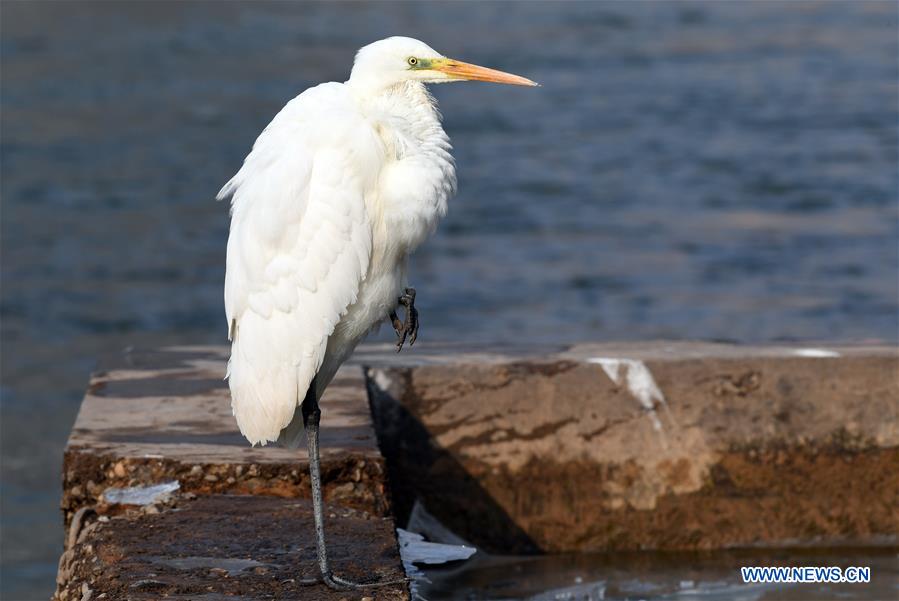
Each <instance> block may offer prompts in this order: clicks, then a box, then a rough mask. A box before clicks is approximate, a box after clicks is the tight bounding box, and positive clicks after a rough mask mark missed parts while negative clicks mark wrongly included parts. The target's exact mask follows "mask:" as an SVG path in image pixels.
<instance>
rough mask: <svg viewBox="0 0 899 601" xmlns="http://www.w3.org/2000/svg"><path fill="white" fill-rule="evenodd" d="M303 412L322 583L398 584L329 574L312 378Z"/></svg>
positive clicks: (335, 585)
mask: <svg viewBox="0 0 899 601" xmlns="http://www.w3.org/2000/svg"><path fill="white" fill-rule="evenodd" d="M301 411H302V413H303V426H304V427H305V429H306V448H307V449H308V450H309V476H310V479H311V481H312V514H313V516H314V517H315V547H316V551H317V552H318V567H319V570H321V573H322V580H324V582H325V584H327V585H328V586H329V587H331V588H333V589H338V590H339V589H345V588H365V587H372V586H383V585H385V584H399V583H403V582H405V580H392V581H389V582H375V583H371V584H368V583H366V584H362V583H358V582H351V581H349V580H344V579H343V578H340V577H338V576H335V575H334V574H332V573H331V567H330V565H329V564H328V549H327V547H326V546H325V524H324V517H323V513H324V512H323V507H322V476H321V464H320V457H319V450H318V424H319V421H321V410H320V409H319V407H318V399H316V398H315V378H313V379H312V382H310V383H309V390H307V391H306V398H304V399H303V405H302V406H301Z"/></svg>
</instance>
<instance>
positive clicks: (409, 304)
mask: <svg viewBox="0 0 899 601" xmlns="http://www.w3.org/2000/svg"><path fill="white" fill-rule="evenodd" d="M396 302H397V303H398V304H400V305H402V306H404V307H405V308H406V319H405V321H400V320H399V318H398V317H397V316H396V311H391V312H390V321H391V322H393V329H394V330H395V331H396V337H397V341H396V352H400V351H401V350H403V344H405V342H406V338H407V337H408V339H409V346H412V345H414V344H415V341H416V340H417V339H418V309H416V308H415V288H406V289H405V290H404V291H403V295H402V296H401V297H399V298H398V299H396Z"/></svg>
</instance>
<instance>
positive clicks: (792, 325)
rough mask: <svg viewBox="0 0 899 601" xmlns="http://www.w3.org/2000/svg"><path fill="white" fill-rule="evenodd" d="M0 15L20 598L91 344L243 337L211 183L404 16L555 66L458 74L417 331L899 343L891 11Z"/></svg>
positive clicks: (405, 22) (13, 575) (439, 7)
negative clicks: (269, 126) (454, 179)
mask: <svg viewBox="0 0 899 601" xmlns="http://www.w3.org/2000/svg"><path fill="white" fill-rule="evenodd" d="M0 10H2V19H0V34H2V35H0V61H2V65H0V66H2V88H0V109H2V110H0V129H2V145H0V161H2V163H0V197H2V216H0V217H2V218H0V241H2V260H0V263H2V271H0V275H2V304H0V309H2V315H0V316H2V323H0V326H2V412H3V413H2V424H0V427H2V442H0V445H2V474H0V485H2V529H3V536H2V542H0V555H2V561H3V566H2V581H0V596H2V597H3V598H4V599H7V598H9V599H32V598H47V597H48V596H49V594H50V592H51V590H52V588H53V579H54V576H55V571H56V560H57V558H58V554H59V552H60V549H61V526H60V516H59V513H58V510H57V505H58V496H59V465H60V453H61V450H62V448H63V445H64V442H65V438H66V435H67V433H68V429H69V428H70V426H71V422H72V420H73V418H74V414H75V412H76V410H77V406H78V401H79V399H80V396H81V393H82V390H83V388H84V384H85V381H86V378H87V374H88V372H89V371H90V369H91V368H92V367H93V365H94V360H95V357H96V356H98V355H100V354H104V353H108V352H110V351H115V350H116V349H121V348H123V347H125V346H128V345H140V346H152V345H158V344H177V343H221V342H223V341H224V338H225V333H226V330H225V323H224V316H223V310H222V306H221V284H222V277H223V259H224V256H223V255H224V244H225V239H226V235H227V208H226V207H225V206H223V205H221V204H217V203H215V202H214V201H213V200H212V199H213V196H214V195H215V192H216V191H217V190H218V188H219V186H220V185H221V184H222V183H223V182H224V181H225V180H227V179H228V177H229V176H230V175H231V174H232V173H233V172H234V171H235V170H236V169H237V168H238V167H239V164H240V161H241V160H242V158H243V156H244V155H245V154H246V152H247V150H248V148H249V146H250V144H251V143H252V141H253V139H254V138H255V136H256V135H257V134H258V132H259V131H260V130H261V129H262V128H263V127H264V126H265V124H266V123H267V122H268V120H269V119H270V118H271V117H272V115H273V114H274V113H275V112H276V111H277V110H278V109H279V108H280V107H281V106H282V105H283V104H284V102H285V101H286V100H287V99H289V98H291V97H292V96H294V95H295V94H296V93H297V92H299V91H300V90H302V89H304V88H305V87H307V86H309V85H311V84H313V83H316V82H319V81H322V80H333V79H337V80H343V79H345V78H346V76H347V73H348V70H349V67H350V63H351V60H352V56H353V53H354V51H355V49H356V48H357V47H359V46H361V45H363V44H365V43H367V42H369V41H372V40H374V39H377V38H380V37H384V36H386V35H390V34H405V35H412V36H415V37H419V38H421V39H424V40H425V41H427V42H428V43H430V44H431V45H432V46H434V47H435V48H437V49H439V50H441V51H442V52H445V53H446V54H448V55H451V56H457V57H459V58H462V59H463V60H469V61H471V62H477V63H481V64H486V65H490V66H495V67H499V68H502V69H505V70H509V71H513V72H517V73H521V74H523V75H526V76H528V77H531V78H533V79H536V80H538V81H540V82H541V83H542V84H543V87H542V88H539V89H533V90H532V89H520V88H504V87H491V86H489V85H485V84H458V85H452V86H441V87H438V88H437V89H436V94H437V96H438V98H439V99H440V102H441V107H442V109H443V112H444V114H445V116H446V119H445V125H446V129H447V131H448V132H449V133H450V135H451V136H452V138H453V142H454V144H455V146H456V151H455V155H456V158H457V160H458V170H459V176H460V186H459V195H458V197H457V198H456V199H455V201H454V202H453V203H452V205H451V209H450V214H449V215H448V216H447V218H446V220H445V221H444V223H443V224H442V225H441V227H440V230H439V232H438V234H437V235H436V236H435V238H434V239H433V240H432V241H431V242H430V243H429V244H428V245H426V247H425V248H423V249H422V251H421V252H419V254H418V255H417V256H416V258H415V260H414V263H413V268H412V281H413V284H414V285H415V286H416V288H417V289H418V291H419V295H418V299H417V304H418V306H419V309H420V311H421V318H422V331H421V336H422V338H423V339H427V340H432V341H440V340H457V341H470V342H477V341H500V342H502V341H525V342H526V341H532V340H541V341H549V340H575V339H597V340H608V339H646V338H714V339H729V340H739V341H767V340H782V339H839V340H862V339H879V340H888V341H896V336H897V329H899V319H897V312H899V310H897V289H899V281H897V277H899V276H897V273H899V260H897V235H899V228H897V188H899V171H897V169H896V167H897V147H899V145H897V127H896V125H897V116H899V115H897V104H899V98H897V84H896V82H897V79H899V63H897V53H899V48H897V39H896V31H897V24H899V23H897V21H899V19H897V8H896V4H895V3H893V2H878V3H875V2H822V3H813V4H807V3H792V2H791V3H786V4H783V3H776V2H753V3H749V2H740V3H724V2H720V3H717V2H716V3H673V2H672V3H649V2H641V3H599V2H591V3H552V4H550V3H538V2H533V3H526V4H507V3H503V4H481V3H478V4H474V3H465V4H457V3H447V4H436V3H429V4H405V3H391V4H364V5H362V4H350V3H340V4H325V3H321V4H318V3H315V4H312V3H309V4H290V3H274V4H264V3H252V4H249V3H237V2H229V3H180V2H179V3H174V2H156V3H96V4H87V3H80V2H78V3H55V2H41V3H38V2H11V1H5V2H3V3H2V6H0ZM387 336H388V334H387V333H382V337H387Z"/></svg>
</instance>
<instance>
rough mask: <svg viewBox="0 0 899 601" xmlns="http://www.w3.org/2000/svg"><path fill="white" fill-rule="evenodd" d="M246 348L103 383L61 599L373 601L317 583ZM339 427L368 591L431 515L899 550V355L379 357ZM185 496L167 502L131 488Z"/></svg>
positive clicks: (330, 476)
mask: <svg viewBox="0 0 899 601" xmlns="http://www.w3.org/2000/svg"><path fill="white" fill-rule="evenodd" d="M225 353H226V351H225V350H224V349H219V348H205V347H204V348H178V349H168V350H165V351H159V352H129V353H127V354H126V355H125V357H124V360H122V361H119V363H118V365H116V366H115V367H113V368H110V369H107V370H105V371H104V372H102V373H98V374H96V375H95V376H94V377H93V378H92V380H91V384H90V388H89V390H88V393H87V395H86V397H85V399H84V402H83V404H82V408H81V412H80V413H79V416H78V418H77V421H76V424H75V427H74V429H73V431H72V435H71V438H70V440H69V446H68V448H67V450H66V455H65V465H64V470H65V472H64V475H63V501H62V508H63V510H64V515H65V519H66V524H67V525H68V532H69V536H68V544H67V550H66V553H65V554H64V555H63V557H62V559H61V561H60V575H59V587H58V591H57V597H56V598H57V599H60V600H66V601H68V600H71V599H83V598H85V595H88V597H87V598H99V597H100V595H102V594H103V593H106V597H105V598H110V599H119V598H128V599H155V598H160V597H163V596H166V597H174V598H179V597H180V598H204V599H210V600H211V599H218V598H235V597H234V596H235V595H237V597H236V598H240V597H243V598H252V599H263V598H297V599H332V598H333V599H341V598H347V599H350V598H355V597H356V596H353V595H347V594H343V595H339V594H338V595H337V596H334V595H333V594H332V592H331V591H328V590H327V589H324V588H323V587H320V586H318V587H316V586H303V585H302V583H301V582H300V581H301V580H302V579H303V578H309V577H312V576H313V575H314V573H315V560H314V545H313V543H312V540H313V539H312V532H313V527H312V521H311V516H310V511H311V509H310V507H309V503H308V501H306V500H298V499H306V498H308V495H309V490H308V476H307V468H308V466H307V462H306V457H305V453H304V452H302V451H287V450H284V449H277V448H264V449H261V448H256V449H254V448H251V447H249V446H248V445H247V444H246V442H245V441H244V440H243V438H242V437H241V436H240V435H239V433H238V432H237V429H236V424H235V422H234V420H233V418H232V416H231V412H230V407H229V399H228V393H227V389H226V387H225V384H224V382H223V381H222V375H223V374H224V364H225V357H226V354H225ZM322 411H323V417H322V428H323V430H322V443H323V466H322V467H323V476H324V480H325V496H326V501H327V503H328V506H329V509H328V514H329V516H331V517H330V518H329V523H328V525H327V528H328V530H327V532H328V539H329V544H330V545H331V547H332V552H333V555H334V560H335V564H336V567H337V568H338V569H340V570H341V571H342V572H343V573H345V574H347V575H349V576H351V577H357V578H365V577H376V576H379V575H382V576H384V577H388V578H393V577H394V576H395V575H399V573H400V570H401V567H400V562H399V554H398V551H397V544H396V538H395V535H394V522H393V520H392V517H391V516H395V517H396V518H397V520H398V523H399V524H400V525H405V523H406V519H407V518H408V516H409V514H410V512H411V510H412V507H413V505H414V503H415V502H416V501H419V502H421V503H423V505H424V506H425V508H426V509H427V510H428V511H429V512H430V513H431V514H433V515H435V516H436V517H437V518H438V519H439V520H440V521H441V522H443V524H445V525H446V526H448V527H449V528H450V529H451V530H452V531H453V532H455V533H457V534H459V535H461V536H462V537H464V538H466V539H468V540H469V541H471V542H472V543H474V544H476V545H478V546H480V547H482V548H484V549H486V550H488V551H493V552H498V553H507V554H508V553H516V552H536V551H550V552H557V551H587V550H591V551H592V550H639V549H670V550H676V549H713V548H727V547H747V546H783V545H803V546H805V545H833V544H842V545H853V544H859V545H867V546H871V545H897V544H899V513H897V512H896V510H895V508H896V507H899V350H897V349H896V348H890V347H874V346H867V347H862V346H856V347H848V346H835V345H816V346H814V347H807V348H796V347H744V346H732V345H720V344H704V343H667V342H662V343H641V344H615V345H577V346H570V347H563V346H558V347H552V348H539V349H510V348H499V349H490V348H484V349H478V350H477V351H476V352H472V351H471V350H470V349H466V348H462V347H447V346H428V345H422V344H417V345H416V346H415V348H414V350H412V351H411V352H404V353H402V354H401V355H397V354H396V353H394V352H393V347H392V345H367V346H363V347H361V348H360V349H359V351H358V352H357V354H356V356H355V358H354V359H353V362H352V363H350V364H348V365H347V366H345V367H344V369H342V371H341V372H340V373H339V374H338V376H337V378H335V380H334V383H333V384H332V386H331V387H330V388H329V389H328V391H327V393H326V394H325V397H324V399H323V400H322ZM372 415H374V418H373V417H372ZM375 430H377V439H376V437H375ZM382 453H383V454H382ZM385 458H386V459H385ZM388 473H389V476H390V478H389V482H390V492H389V493H388V490H387V483H388V478H387V475H388ZM175 481H177V482H178V486H179V490H178V492H176V493H174V496H172V497H170V498H169V499H167V500H165V499H164V500H161V501H155V502H153V503H151V504H149V505H146V506H144V507H135V506H132V505H127V504H123V503H124V502H123V501H121V499H119V500H115V495H112V494H110V491H109V488H110V487H132V486H137V487H146V486H149V485H154V484H159V483H163V482H175ZM172 486H174V484H173V485H172ZM104 493H105V494H104ZM391 498H392V500H391ZM88 593H89V594H88ZM361 596H362V595H359V596H358V597H359V598H361ZM407 596H408V595H407V591H406V590H404V589H403V588H402V587H399V588H395V589H378V592H377V594H376V598H377V599H404V598H407Z"/></svg>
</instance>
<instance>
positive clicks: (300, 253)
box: [219, 84, 380, 444]
mask: <svg viewBox="0 0 899 601" xmlns="http://www.w3.org/2000/svg"><path fill="white" fill-rule="evenodd" d="M379 149H380V147H379V146H378V144H377V141H376V134H374V132H373V130H372V128H371V127H370V126H369V125H368V124H367V122H366V121H365V119H364V117H363V116H362V115H360V114H359V112H358V110H357V109H356V108H355V104H354V103H353V102H352V99H351V98H350V97H349V96H348V93H347V92H346V91H345V89H344V88H343V86H341V84H325V85H322V86H317V87H316V88H312V89H310V90H307V91H306V92H304V93H303V94H301V95H300V96H298V97H297V98H295V99H294V100H292V101H291V102H290V103H288V105H287V106H286V107H285V108H284V109H283V110H282V111H281V112H280V113H279V114H278V115H277V116H276V117H275V119H274V120H273V121H272V123H271V124H270V125H269V126H268V127H267V128H266V129H265V131H263V133H262V134H261V135H260V136H259V139H258V140H257V141H256V143H255V145H254V146H253V150H252V151H251V152H250V154H249V156H248V157H247V159H246V161H245V162H244V165H243V167H242V168H241V169H240V171H239V172H238V173H237V175H235V176H234V178H233V179H232V180H231V181H230V182H228V183H227V184H226V185H225V187H224V188H222V191H221V192H220V193H219V198H223V197H227V196H231V205H232V214H231V231H230V235H229V238H228V252H227V271H226V276H225V312H226V315H227V318H228V327H229V336H230V338H231V340H232V348H231V359H230V361H229V363H228V380H229V385H230V388H231V396H232V408H233V411H234V415H235V416H236V417H237V423H238V425H239V427H240V430H241V432H242V433H243V434H244V436H246V437H247V439H248V440H249V441H250V442H251V443H254V444H255V443H257V442H258V443H263V444H264V443H266V442H269V441H274V440H276V439H277V438H278V433H279V432H280V430H281V429H282V428H284V427H285V426H286V425H287V424H288V423H289V422H290V421H291V418H292V417H293V415H294V409H295V408H296V406H297V403H298V402H302V399H303V397H304V395H305V393H306V389H307V388H308V386H309V383H310V382H311V380H312V378H313V376H314V375H315V374H316V372H317V371H318V369H319V367H320V366H321V364H322V359H323V357H324V353H325V348H326V346H327V340H328V337H329V336H330V335H331V333H332V332H333V331H334V327H335V325H336V324H337V322H338V320H339V319H340V317H341V315H343V314H344V313H345V312H346V310H347V308H348V307H349V306H350V305H351V304H352V303H353V302H355V300H356V296H357V294H358V291H359V285H360V283H361V281H362V280H363V278H364V277H365V274H366V271H367V269H368V263H369V258H370V255H371V235H372V234H371V224H370V222H369V218H368V215H367V213H366V208H365V195H366V190H367V189H369V188H370V186H371V182H372V181H373V180H372V178H373V177H374V178H376V177H377V173H376V170H377V166H378V164H379V161H380V157H379V155H378V153H379V152H380V150H379Z"/></svg>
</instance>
